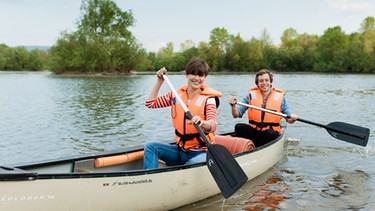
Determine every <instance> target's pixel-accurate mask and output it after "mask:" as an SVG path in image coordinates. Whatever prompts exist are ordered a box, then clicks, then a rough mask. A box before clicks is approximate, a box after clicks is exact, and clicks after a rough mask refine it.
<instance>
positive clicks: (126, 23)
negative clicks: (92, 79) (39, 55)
mask: <svg viewBox="0 0 375 211" xmlns="http://www.w3.org/2000/svg"><path fill="white" fill-rule="evenodd" d="M81 13H82V16H81V20H80V22H79V23H78V24H77V25H78V30H77V31H76V32H73V33H72V34H68V33H66V32H64V33H62V36H61V37H60V38H59V39H58V41H57V43H56V46H53V47H52V48H51V50H50V51H51V57H52V59H53V62H52V67H53V68H54V71H55V72H56V73H61V72H66V71H79V72H102V73H104V72H110V73H117V72H124V73H126V72H129V71H130V70H132V69H134V68H135V67H137V63H138V62H140V61H142V62H143V61H147V60H146V59H147V58H146V56H147V55H146V54H145V52H144V50H143V49H141V48H140V46H139V45H138V44H137V42H136V39H135V38H134V37H133V35H132V33H131V32H130V31H129V30H128V28H129V27H131V26H133V25H134V18H133V15H132V12H131V11H121V9H120V8H119V7H118V6H117V5H116V3H114V2H113V1H112V0H82V4H81Z"/></svg>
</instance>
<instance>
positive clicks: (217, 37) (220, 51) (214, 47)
mask: <svg viewBox="0 0 375 211" xmlns="http://www.w3.org/2000/svg"><path fill="white" fill-rule="evenodd" d="M229 41H230V34H229V32H228V31H227V30H226V29H225V28H219V27H217V28H214V29H213V30H212V31H211V33H210V42H209V44H210V48H209V52H208V61H207V62H208V63H209V64H211V66H212V67H211V68H212V70H213V71H218V70H222V69H224V64H225V60H224V59H225V53H226V48H227V47H228V44H229Z"/></svg>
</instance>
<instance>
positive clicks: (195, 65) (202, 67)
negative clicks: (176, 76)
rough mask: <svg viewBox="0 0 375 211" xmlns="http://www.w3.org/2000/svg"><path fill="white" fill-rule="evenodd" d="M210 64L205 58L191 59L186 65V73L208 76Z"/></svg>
mask: <svg viewBox="0 0 375 211" xmlns="http://www.w3.org/2000/svg"><path fill="white" fill-rule="evenodd" d="M209 71H210V66H209V65H208V64H207V62H205V61H204V60H203V59H200V58H193V59H191V60H189V62H188V63H187V64H186V67H185V74H186V75H188V74H191V75H199V76H207V75H208V73H209Z"/></svg>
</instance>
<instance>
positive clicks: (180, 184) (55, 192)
mask: <svg viewBox="0 0 375 211" xmlns="http://www.w3.org/2000/svg"><path fill="white" fill-rule="evenodd" d="M283 147H284V135H282V136H280V137H279V138H278V139H277V140H274V141H272V142H270V143H268V144H267V145H265V146H262V147H258V148H256V149H253V150H250V151H244V152H241V153H238V154H235V155H234V157H235V159H236V160H237V162H238V163H239V165H240V166H241V167H242V169H243V170H244V172H245V173H246V175H247V176H248V180H251V179H253V178H255V177H257V176H258V175H260V174H262V173H264V172H265V171H267V170H268V169H269V168H271V167H272V166H273V165H275V163H277V162H278V161H279V160H280V158H281V156H282V153H283ZM142 150H143V146H142V145H140V146H135V147H131V148H128V149H123V150H115V151H110V152H104V153H98V154H88V155H79V156H74V157H65V158H58V159H54V160H47V161H40V162H33V163H26V164H18V165H12V166H3V167H0V190H1V191H0V210H38V211H41V210H55V211H56V210H81V211H83V210H90V211H93V210H132V211H133V210H170V209H174V208H178V207H181V206H183V205H187V204H190V203H193V202H197V201H200V200H203V199H206V198H208V197H210V196H213V195H216V194H219V193H220V190H219V188H218V186H217V184H216V183H215V180H214V179H213V177H212V175H211V174H210V171H209V170H208V168H207V166H206V163H205V162H204V163H198V164H193V165H181V166H165V165H164V166H162V167H161V168H159V169H155V170H143V169H142V166H143V160H142V152H143V151H142ZM119 160H122V162H119Z"/></svg>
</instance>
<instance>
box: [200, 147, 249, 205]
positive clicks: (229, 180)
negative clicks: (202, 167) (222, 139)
mask: <svg viewBox="0 0 375 211" xmlns="http://www.w3.org/2000/svg"><path fill="white" fill-rule="evenodd" d="M206 161H207V167H208V169H209V170H210V172H211V174H212V176H213V178H214V179H215V181H216V184H217V185H218V186H219V188H220V190H221V193H222V194H223V195H224V197H225V198H229V197H230V196H231V195H232V194H233V193H235V192H236V191H237V190H238V189H240V188H241V186H242V185H243V184H245V183H246V181H247V175H246V174H245V172H244V171H243V170H242V168H241V167H240V165H239V164H238V163H237V161H236V160H235V159H234V157H233V155H232V154H231V153H230V152H229V151H228V150H227V148H225V147H224V146H222V145H218V144H210V145H208V151H207V156H206Z"/></svg>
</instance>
